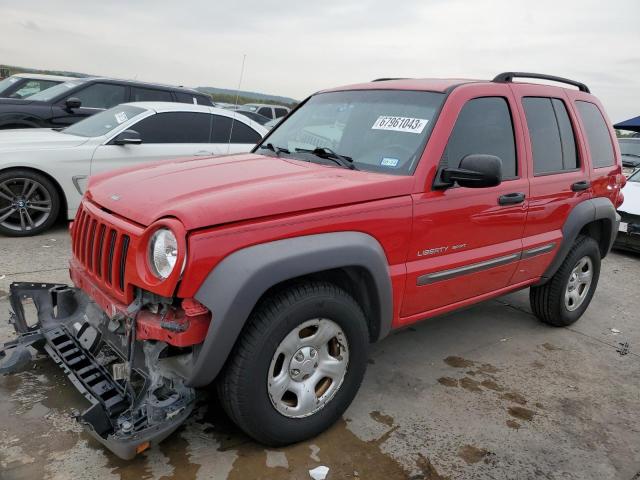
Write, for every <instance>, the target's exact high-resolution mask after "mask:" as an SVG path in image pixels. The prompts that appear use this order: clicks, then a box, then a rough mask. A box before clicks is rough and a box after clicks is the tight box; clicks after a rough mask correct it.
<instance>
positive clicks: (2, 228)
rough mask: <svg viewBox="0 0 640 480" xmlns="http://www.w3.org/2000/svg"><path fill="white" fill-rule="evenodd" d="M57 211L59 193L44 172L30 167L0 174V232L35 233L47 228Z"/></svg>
mask: <svg viewBox="0 0 640 480" xmlns="http://www.w3.org/2000/svg"><path fill="white" fill-rule="evenodd" d="M59 211H60V196H59V195H58V191H57V189H56V187H55V185H54V184H53V183H52V182H51V181H50V180H49V179H48V178H47V177H45V176H44V175H42V174H40V173H37V172H34V171H31V170H23V169H16V170H8V171H6V172H3V173H0V234H2V235H7V236H9V237H27V236H31V235H37V234H39V233H42V232H44V231H45V230H48V229H49V228H51V226H52V225H53V224H54V223H55V221H56V219H57V217H58V212H59Z"/></svg>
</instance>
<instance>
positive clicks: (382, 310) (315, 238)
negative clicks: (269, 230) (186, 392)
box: [188, 232, 393, 387]
mask: <svg viewBox="0 0 640 480" xmlns="http://www.w3.org/2000/svg"><path fill="white" fill-rule="evenodd" d="M344 267H361V268H364V269H366V270H367V271H368V273H369V274H370V276H371V278H372V279H373V282H374V284H375V292H372V294H374V295H375V296H376V297H377V298H376V300H377V304H378V305H379V308H378V310H379V311H378V312H377V318H373V319H370V320H371V321H377V322H379V332H380V333H379V335H378V338H382V337H384V336H385V335H386V334H387V333H388V332H389V331H390V329H391V322H392V319H393V293H392V287H391V277H390V273H389V265H388V262H387V258H386V255H385V253H384V250H383V249H382V247H381V246H380V244H379V243H378V241H377V240H376V239H375V238H373V237H372V236H370V235H367V234H365V233H360V232H335V233H324V234H318V235H308V236H302V237H294V238H289V239H284V240H277V241H273V242H268V243H263V244H259V245H254V246H251V247H247V248H244V249H242V250H238V251H237V252H234V253H233V254H231V255H229V256H228V257H226V258H225V259H224V260H223V261H222V262H220V263H219V264H218V265H217V266H216V267H215V268H214V269H213V270H212V271H211V272H210V273H209V275H208V276H207V278H206V280H205V281H204V282H203V284H202V285H201V287H200V289H199V290H198V292H197V293H196V295H195V298H196V299H197V300H198V301H199V302H200V303H202V304H203V305H205V306H207V307H208V308H209V309H210V310H211V312H212V313H213V318H212V322H211V326H210V328H209V332H208V333H207V337H206V339H205V341H204V343H203V345H202V347H201V350H200V352H199V354H198V357H197V359H196V361H195V365H194V368H193V371H192V374H191V377H190V378H189V380H188V384H189V385H190V386H196V387H197V386H204V385H207V384H209V383H210V382H211V381H212V380H213V379H214V378H215V377H216V376H217V374H218V373H219V371H220V369H221V368H222V366H223V365H224V362H225V361H226V359H227V357H228V355H229V352H230V351H231V349H232V347H233V345H234V344H235V341H236V339H237V338H238V335H239V334H240V332H241V330H242V327H243V326H244V324H245V322H246V320H247V318H248V317H249V314H250V313H251V311H252V310H253V308H254V306H255V305H256V303H257V302H258V300H259V299H260V297H261V296H262V295H263V294H264V293H265V292H266V291H267V290H268V289H269V288H271V287H272V286H274V285H276V284H278V283H280V282H283V281H285V280H290V279H292V278H296V277H299V276H302V275H307V274H311V273H315V272H320V271H324V270H330V269H335V268H344Z"/></svg>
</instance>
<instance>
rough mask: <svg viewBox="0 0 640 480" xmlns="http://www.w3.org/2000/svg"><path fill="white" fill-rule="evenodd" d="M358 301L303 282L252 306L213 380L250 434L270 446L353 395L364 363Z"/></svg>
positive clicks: (332, 412)
mask: <svg viewBox="0 0 640 480" xmlns="http://www.w3.org/2000/svg"><path fill="white" fill-rule="evenodd" d="M368 345H369V333H368V328H367V323H366V320H365V318H364V314H363V313H362V309H361V308H360V306H359V305H358V304H357V302H356V301H355V300H354V299H353V298H352V297H351V296H350V295H349V294H348V293H346V292H345V291H344V290H342V289H340V288H338V287H336V286H335V285H332V284H330V283H325V282H309V283H304V284H301V285H298V286H295V287H292V288H290V289H287V290H285V291H282V292H280V293H277V294H275V295H273V296H272V297H270V298H267V299H266V300H265V301H263V302H262V303H261V304H260V305H259V306H258V307H257V308H256V310H255V311H254V312H253V313H252V315H251V317H250V318H249V320H248V321H247V325H246V326H245V328H244V329H243V331H242V333H241V336H240V338H239V339H238V343H237V345H236V346H235V347H234V351H233V352H232V354H231V357H230V359H229V361H228V363H227V365H226V366H225V369H224V371H223V373H222V375H221V378H220V379H219V380H218V385H217V386H218V392H219V396H220V400H221V403H222V405H223V407H224V409H225V410H226V412H227V414H228V415H229V416H230V417H231V419H232V420H233V421H234V422H235V423H236V424H237V425H238V426H239V427H240V428H241V429H242V430H244V431H245V432H246V433H247V434H248V435H249V436H251V437H253V438H254V439H256V440H258V441H259V442H261V443H264V444H266V445H270V446H282V445H287V444H290V443H294V442H299V441H302V440H305V439H307V438H311V437H313V436H315V435H317V434H319V433H320V432H322V431H324V430H325V429H327V428H328V427H329V426H331V425H332V424H333V423H334V422H335V421H336V420H337V419H338V418H339V417H340V416H341V415H342V413H343V412H344V411H345V410H346V409H347V407H348V406H349V404H350V403H351V401H352V400H353V398H354V397H355V395H356V393H357V391H358V388H359V387H360V383H361V382H362V378H363V376H364V372H365V369H366V363H367V353H368Z"/></svg>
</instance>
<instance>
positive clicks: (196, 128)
mask: <svg viewBox="0 0 640 480" xmlns="http://www.w3.org/2000/svg"><path fill="white" fill-rule="evenodd" d="M211 119H212V115H209V114H207V113H195V112H166V113H157V114H156V115H152V116H150V117H147V118H145V119H143V120H141V121H140V122H139V123H137V124H135V125H134V126H132V127H131V128H132V129H133V130H135V131H136V132H138V133H140V136H141V137H142V142H143V143H209V133H210V132H211Z"/></svg>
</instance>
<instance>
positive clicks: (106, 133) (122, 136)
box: [0, 102, 267, 236]
mask: <svg viewBox="0 0 640 480" xmlns="http://www.w3.org/2000/svg"><path fill="white" fill-rule="evenodd" d="M266 133H267V129H266V128H264V127H263V126H262V125H260V124H258V123H256V122H254V121H252V120H250V119H248V118H247V117H245V116H243V115H240V114H238V113H235V112H232V111H229V110H223V109H220V108H215V107H207V106H203V105H190V104H181V103H165V102H138V103H126V104H123V105H119V106H117V107H114V108H112V109H109V110H106V111H104V112H102V113H98V114H96V115H94V116H91V117H89V118H87V119H85V120H82V121H81V122H78V123H76V124H74V125H72V126H70V127H67V128H65V129H63V130H52V129H24V130H5V131H1V132H0V234H4V235H10V236H27V235H35V234H37V233H40V232H42V231H44V230H46V229H47V228H49V227H50V226H51V225H52V224H53V223H54V222H55V221H56V218H57V217H58V215H59V214H63V215H66V217H67V218H68V219H72V218H73V217H74V215H75V212H76V209H77V208H78V205H79V203H80V199H81V198H82V194H83V191H84V188H85V186H86V184H87V179H88V178H89V176H90V175H94V174H96V173H100V172H104V171H106V170H113V169H115V168H121V167H127V166H132V165H136V164H140V163H144V162H152V161H156V160H165V159H171V158H184V157H194V156H202V157H211V156H214V155H224V154H229V153H242V152H248V151H249V150H251V148H253V146H254V145H255V144H256V143H257V142H259V141H260V140H261V139H262V137H264V136H265V135H266Z"/></svg>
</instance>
